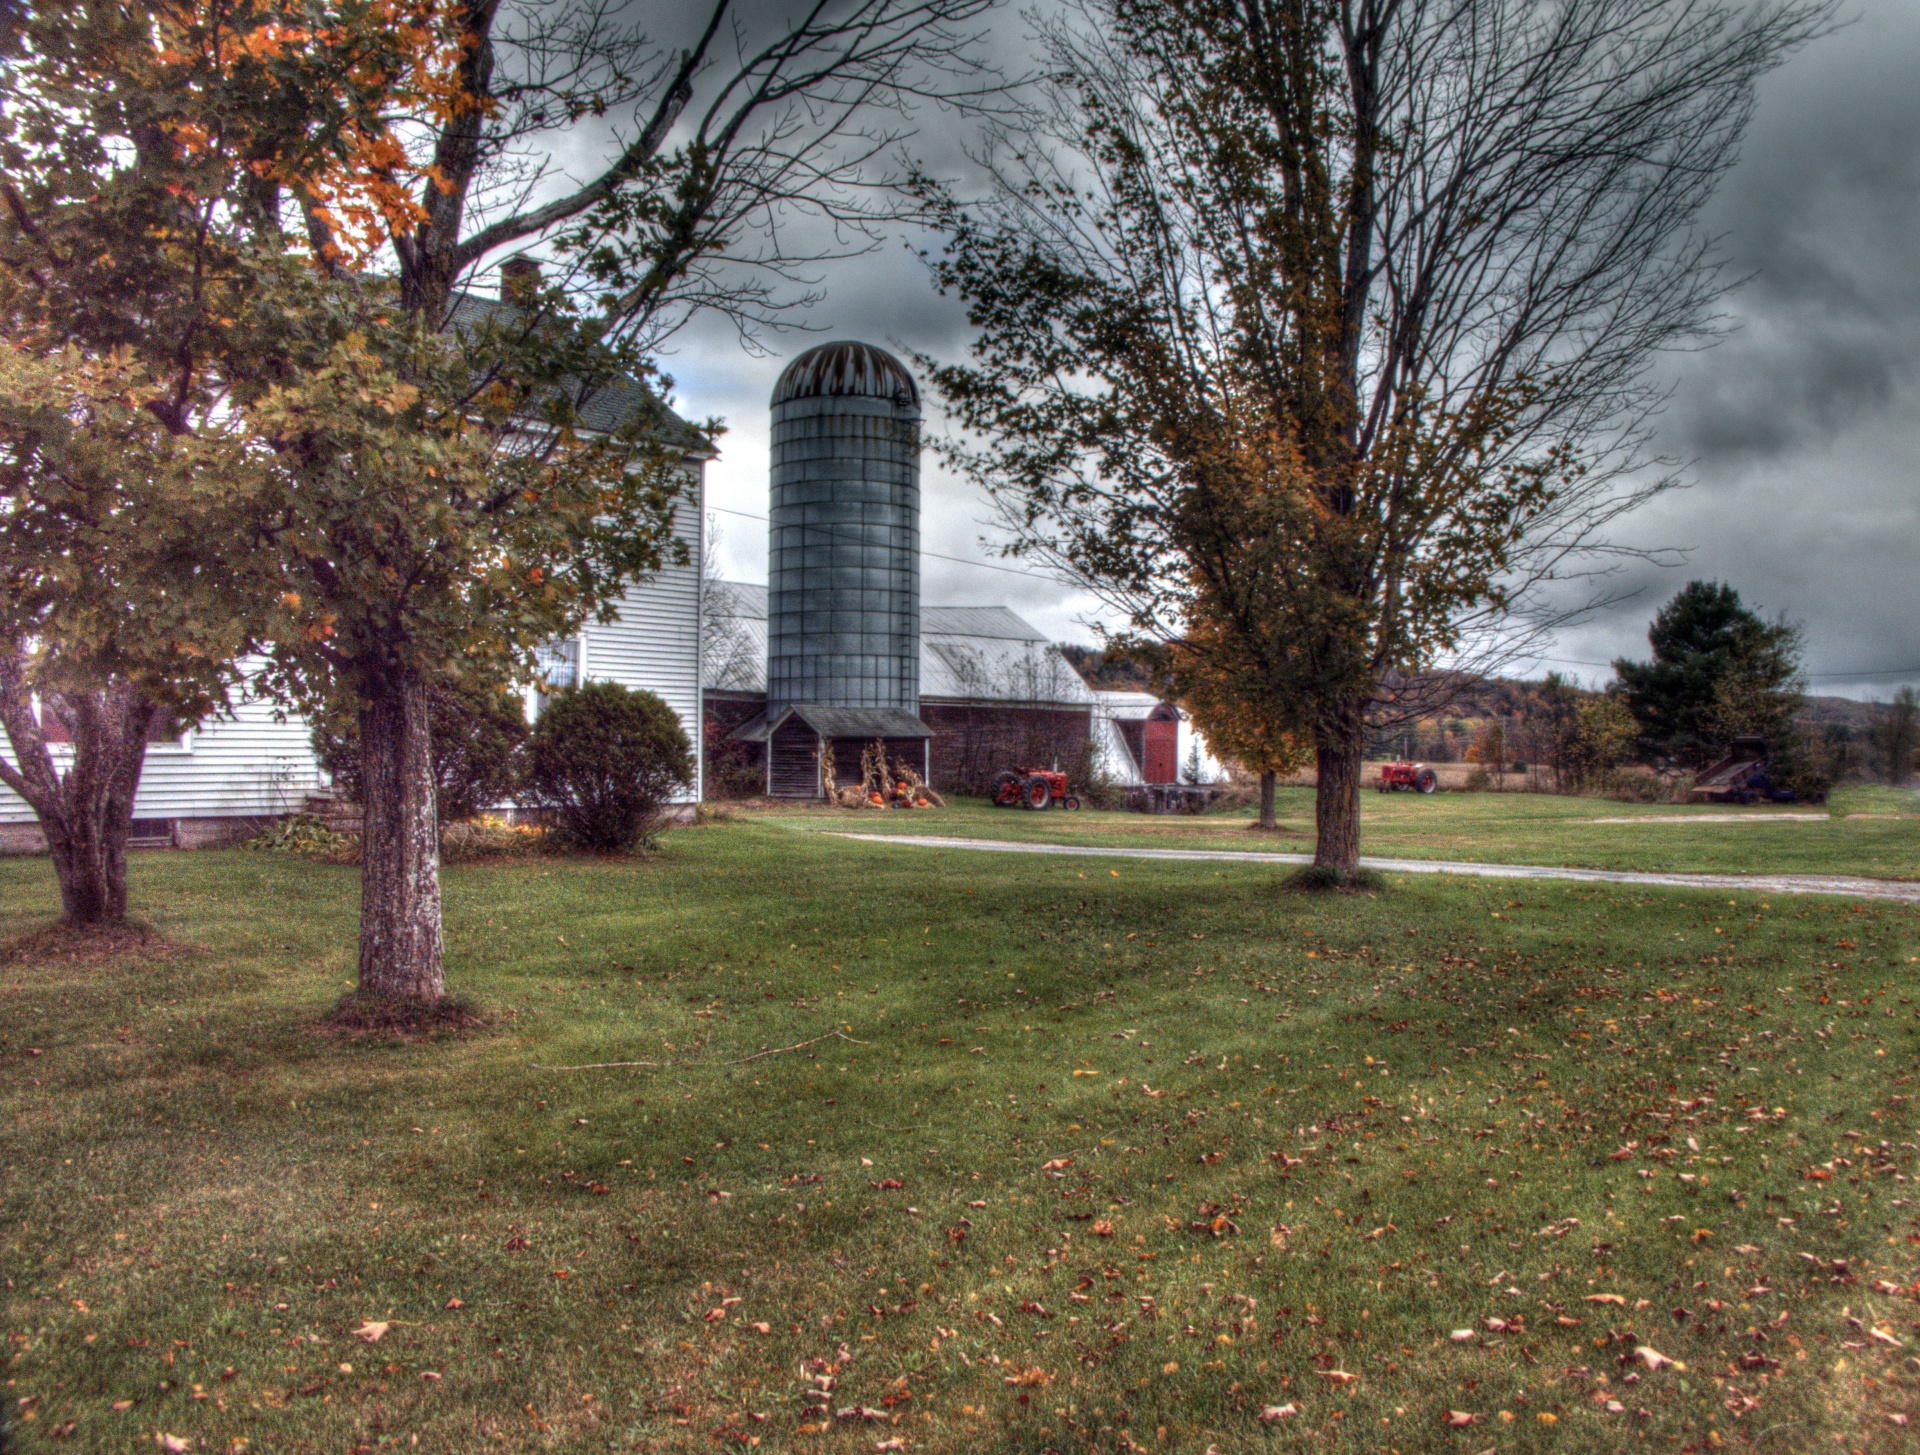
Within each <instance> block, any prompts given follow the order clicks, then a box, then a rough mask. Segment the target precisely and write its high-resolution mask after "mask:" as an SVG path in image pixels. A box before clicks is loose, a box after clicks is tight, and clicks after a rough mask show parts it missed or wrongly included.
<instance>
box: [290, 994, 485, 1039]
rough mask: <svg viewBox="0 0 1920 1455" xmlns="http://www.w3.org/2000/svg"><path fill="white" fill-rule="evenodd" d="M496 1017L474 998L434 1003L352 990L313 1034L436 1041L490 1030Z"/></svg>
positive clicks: (452, 999)
mask: <svg viewBox="0 0 1920 1455" xmlns="http://www.w3.org/2000/svg"><path fill="white" fill-rule="evenodd" d="M492 1024H493V1018H492V1017H491V1016H489V1015H488V1014H487V1013H486V1011H484V1010H483V1009H481V1008H480V1007H479V1006H478V1005H476V1004H475V1003H474V1002H472V1001H470V1000H463V999H460V998H457V997H454V996H448V997H447V998H446V999H444V1000H437V1001H434V1002H432V1003H431V1004H428V1003H424V1002H421V1001H418V1000H407V999H404V998H401V997H396V996H384V995H370V994H368V993H367V992H366V991H362V990H351V991H348V992H347V994H345V995H343V996H341V997H340V999H339V1001H338V1002H337V1003H336V1004H335V1005H334V1007H333V1009H332V1011H331V1012H329V1013H328V1015H327V1018H326V1019H325V1020H323V1021H321V1022H320V1024H318V1025H317V1026H315V1027H313V1032H312V1033H313V1034H314V1035H316V1036H323V1037H326V1038H328V1039H330V1040H341V1041H358V1040H364V1039H369V1038H371V1039H377V1040H383V1041H410V1042H419V1041H433V1040H440V1039H444V1038H448V1037H452V1038H464V1037H466V1036H469V1035H474V1034H477V1033H479V1032H482V1031H485V1030H487V1029H488V1028H489V1027H491V1026H492Z"/></svg>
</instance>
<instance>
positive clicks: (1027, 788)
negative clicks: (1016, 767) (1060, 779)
mask: <svg viewBox="0 0 1920 1455" xmlns="http://www.w3.org/2000/svg"><path fill="white" fill-rule="evenodd" d="M1020 801H1021V802H1022V803H1024V804H1026V806H1027V807H1028V808H1031V809H1034V810H1036V811H1037V810H1039V809H1043V808H1046V807H1047V806H1048V805H1049V804H1051V803H1052V802H1053V785H1052V784H1051V783H1049V782H1047V780H1046V779H1044V778H1042V777H1040V775H1039V774H1037V773H1036V774H1035V775H1034V776H1033V777H1031V778H1029V779H1028V780H1027V781H1026V782H1025V783H1024V784H1022V785H1021V788H1020Z"/></svg>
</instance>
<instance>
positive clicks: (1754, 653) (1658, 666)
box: [1613, 581, 1801, 768]
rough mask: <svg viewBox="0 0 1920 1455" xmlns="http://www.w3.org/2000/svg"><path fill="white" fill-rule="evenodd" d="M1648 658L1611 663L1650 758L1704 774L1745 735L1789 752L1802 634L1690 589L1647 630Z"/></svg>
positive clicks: (1725, 592)
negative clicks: (1703, 769)
mask: <svg viewBox="0 0 1920 1455" xmlns="http://www.w3.org/2000/svg"><path fill="white" fill-rule="evenodd" d="M1647 641H1648V644H1649V645H1650V646H1651V647H1652V648H1653V655H1652V658H1651V659H1650V660H1648V661H1645V662H1633V661H1628V660H1626V659H1625V658H1622V659H1621V660H1619V661H1617V662H1615V663H1614V664H1613V669H1614V672H1615V673H1616V674H1617V675H1618V676H1619V678H1620V683H1621V686H1622V688H1623V689H1624V691H1625V692H1626V697H1627V706H1628V707H1629V709H1631V711H1632V712H1633V716H1634V719H1635V721H1637V722H1638V723H1639V725H1640V746H1641V750H1642V751H1643V752H1644V753H1646V754H1647V755H1648V756H1650V757H1654V758H1661V759H1671V760H1673V761H1676V762H1679V763H1682V764H1684V765H1686V766H1688V767H1694V768H1698V767H1702V766H1704V765H1705V764H1707V763H1710V762H1712V761H1713V760H1714V759H1715V758H1717V757H1719V756H1720V755H1721V753H1722V752H1723V751H1724V750H1725V748H1726V745H1727V743H1728V742H1729V741H1730V740H1731V739H1733V738H1735V737H1739V736H1742V735H1746V734H1753V735H1757V736H1760V737H1767V738H1770V739H1772V740H1774V742H1775V743H1776V745H1777V746H1781V747H1785V746H1786V741H1785V740H1786V739H1787V738H1788V737H1789V736H1791V734H1792V732H1793V720H1794V718H1795V717H1796V716H1797V715H1798V714H1799V711H1800V702H1801V695H1800V689H1799V682H1798V678H1799V670H1800V668H1799V655H1800V631H1799V628H1798V627H1795V626H1794V625H1792V624H1791V623H1789V622H1786V621H1776V622H1768V621H1764V620H1762V619H1761V617H1760V616H1759V615H1758V614H1757V613H1755V612H1754V611H1752V610H1751V609H1749V608H1748V607H1747V606H1746V605H1745V603H1743V602H1742V601H1741V600H1740V593H1739V592H1737V591H1735V590H1734V589H1733V588H1732V587H1731V586H1727V585H1724V584H1723V583H1720V582H1717V581H1690V582H1688V583H1687V584H1686V586H1685V587H1683V588H1682V589H1681V590H1680V591H1679V592H1678V593H1677V594H1676V595H1675V596H1674V598H1673V599H1672V600H1671V601H1669V602H1668V603H1667V604H1666V605H1665V606H1663V607H1662V608H1661V609H1660V612H1659V614H1658V615H1656V616H1655V617H1654V619H1653V625H1652V626H1651V627H1650V628H1648V631H1647Z"/></svg>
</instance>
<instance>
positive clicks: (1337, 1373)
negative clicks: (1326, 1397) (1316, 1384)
mask: <svg viewBox="0 0 1920 1455" xmlns="http://www.w3.org/2000/svg"><path fill="white" fill-rule="evenodd" d="M1315 1372H1316V1373H1317V1374H1318V1375H1319V1376H1320V1377H1321V1378H1322V1379H1331V1380H1332V1381H1333V1382H1334V1383H1335V1384H1351V1383H1353V1381H1354V1380H1356V1379H1358V1378H1359V1377H1360V1376H1359V1375H1357V1374H1349V1373H1347V1371H1346V1370H1344V1369H1320V1370H1316V1371H1315Z"/></svg>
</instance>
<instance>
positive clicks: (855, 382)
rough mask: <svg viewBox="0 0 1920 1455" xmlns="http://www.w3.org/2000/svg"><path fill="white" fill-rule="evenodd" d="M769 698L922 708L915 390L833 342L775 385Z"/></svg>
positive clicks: (777, 702)
mask: <svg viewBox="0 0 1920 1455" xmlns="http://www.w3.org/2000/svg"><path fill="white" fill-rule="evenodd" d="M772 484H773V498H772V503H771V510H770V512H769V515H770V519H771V521H772V526H771V530H770V539H769V542H768V547H769V549H768V557H767V577H768V593H767V709H768V719H769V720H770V721H771V720H772V719H774V718H775V717H777V716H778V714H779V713H780V712H781V711H782V710H783V709H785V708H787V707H790V706H795V705H799V704H812V705H815V706H820V707H849V708H895V709H900V710H903V711H905V712H907V713H909V714H912V713H917V712H918V711H919V706H920V391H919V390H918V388H916V387H915V385H914V382H913V376H912V375H911V374H909V373H908V372H907V371H906V368H905V367H904V366H903V365H902V364H901V363H900V361H899V360H898V359H896V358H894V357H893V355H891V354H889V353H887V352H886V351H885V350H884V349H877V348H875V347H873V346H872V345H871V344H862V343H831V344H822V345H821V346H820V347H818V348H814V349H809V350H807V352H805V353H804V354H802V355H800V357H799V358H797V359H795V360H794V361H793V362H792V363H791V364H789V365H788V366H787V369H786V372H785V373H783V374H781V376H780V382H779V383H778V384H777V385H776V386H775V387H774V391H773V481H772Z"/></svg>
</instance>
